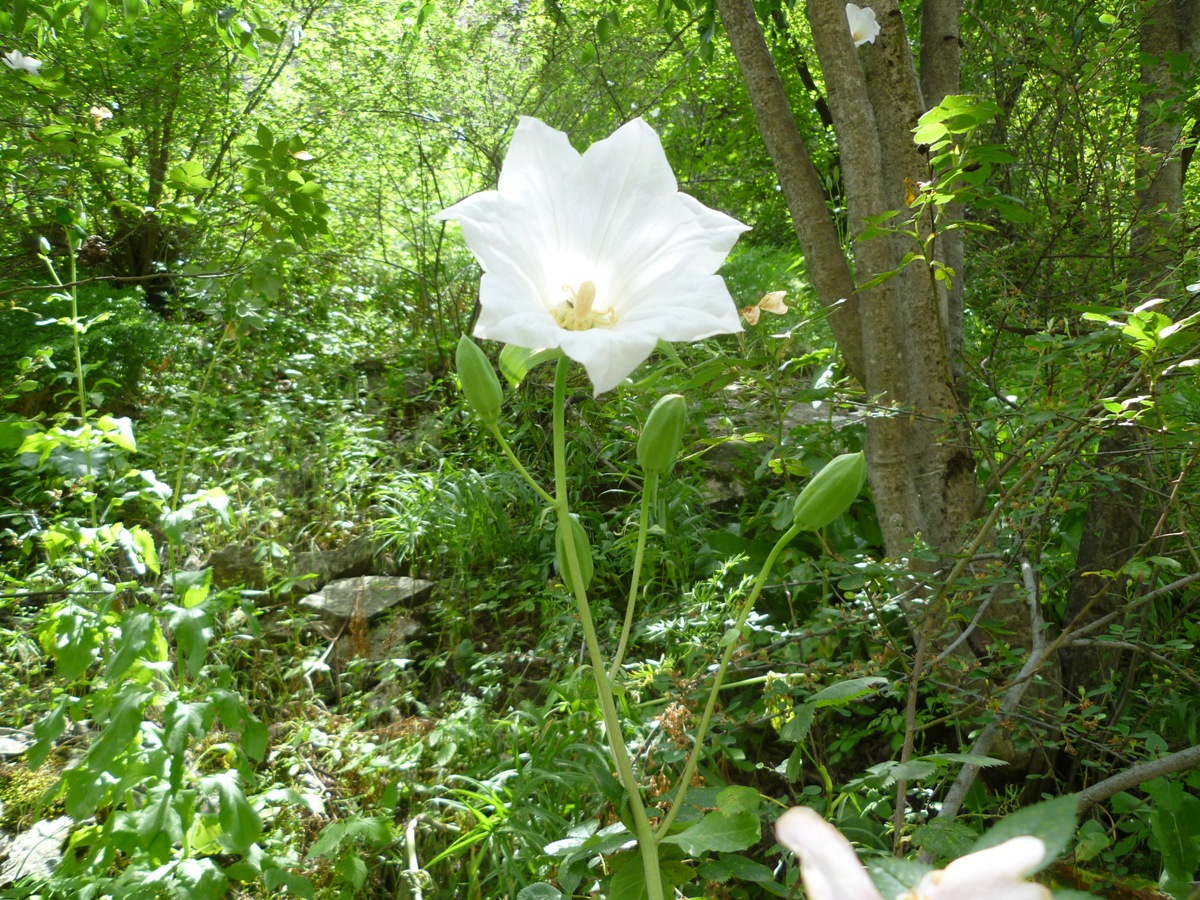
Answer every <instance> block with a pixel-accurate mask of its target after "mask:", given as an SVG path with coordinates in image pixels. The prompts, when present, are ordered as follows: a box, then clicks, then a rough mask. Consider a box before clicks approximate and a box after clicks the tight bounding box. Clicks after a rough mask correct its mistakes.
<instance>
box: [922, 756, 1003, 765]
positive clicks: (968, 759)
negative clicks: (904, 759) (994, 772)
mask: <svg viewBox="0 0 1200 900" xmlns="http://www.w3.org/2000/svg"><path fill="white" fill-rule="evenodd" d="M919 758H920V759H923V760H926V761H927V762H932V763H943V762H945V763H962V764H963V765H964V766H967V765H970V766H979V768H981V769H989V768H991V767H992V766H1003V765H1007V764H1006V763H1005V762H1004V760H1002V759H996V758H995V757H994V756H979V755H977V754H974V753H930V754H929V755H927V756H922V757H919Z"/></svg>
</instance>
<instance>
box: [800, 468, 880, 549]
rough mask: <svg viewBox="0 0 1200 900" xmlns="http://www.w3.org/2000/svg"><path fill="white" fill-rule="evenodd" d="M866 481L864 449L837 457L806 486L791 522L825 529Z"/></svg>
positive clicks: (803, 526)
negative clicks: (862, 451)
mask: <svg viewBox="0 0 1200 900" xmlns="http://www.w3.org/2000/svg"><path fill="white" fill-rule="evenodd" d="M866 480H867V460H866V457H864V456H863V454H862V453H861V452H859V453H843V454H842V455H841V456H838V457H835V458H834V459H832V460H830V461H829V463H828V464H827V465H826V466H825V468H823V469H822V470H821V471H820V472H818V473H817V474H816V475H814V476H813V477H812V480H811V481H809V482H808V484H806V485H805V486H804V490H802V491H801V492H800V496H799V497H797V498H796V505H795V507H794V508H793V509H792V521H793V522H795V524H797V525H799V526H800V527H801V528H803V529H805V530H806V531H817V530H819V529H821V528H824V527H825V526H826V525H828V524H829V523H830V522H832V521H833V520H834V519H836V518H837V517H838V516H840V515H841V514H842V513H844V512H845V511H846V510H848V509H849V508H850V504H851V503H853V502H854V498H855V497H857V496H858V492H859V491H861V490H862V486H863V482H864V481H866Z"/></svg>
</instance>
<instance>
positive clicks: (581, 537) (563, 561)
mask: <svg viewBox="0 0 1200 900" xmlns="http://www.w3.org/2000/svg"><path fill="white" fill-rule="evenodd" d="M571 538H572V540H573V541H574V543H575V556H576V557H577V558H578V559H579V574H580V575H581V576H582V577H583V589H584V590H585V591H586V590H587V588H588V585H590V584H591V583H592V572H593V567H592V545H591V544H590V543H588V536H587V532H586V531H585V530H584V528H583V523H582V522H580V521H579V517H578V516H576V515H575V514H574V513H572V514H571ZM554 556H555V563H556V564H557V565H558V574H559V575H561V576H562V578H563V580H564V581H566V582H567V583H568V584H570V583H571V578H570V571H571V569H570V566H568V564H567V548H566V542H565V541H564V540H563V529H562V525H561V524H559V526H558V528H557V530H555V532H554ZM572 587H573V585H572Z"/></svg>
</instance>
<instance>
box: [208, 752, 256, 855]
mask: <svg viewBox="0 0 1200 900" xmlns="http://www.w3.org/2000/svg"><path fill="white" fill-rule="evenodd" d="M200 788H201V790H204V791H215V792H216V794H217V802H218V806H217V819H218V821H220V823H221V828H222V831H223V833H222V835H221V838H222V840H221V842H222V843H223V844H225V846H226V847H228V849H229V850H230V851H231V852H233V853H244V852H245V851H246V850H247V849H249V847H250V845H251V844H253V843H254V842H255V841H256V840H258V837H259V835H260V834H262V821H261V820H260V819H259V817H258V813H256V812H255V811H254V807H252V806H251V805H250V801H249V800H247V799H246V795H245V794H244V793H243V792H242V786H241V785H240V784H239V783H238V773H237V771H236V770H233V769H229V770H226V771H224V772H218V773H217V774H215V775H206V776H204V777H203V778H201V779H200Z"/></svg>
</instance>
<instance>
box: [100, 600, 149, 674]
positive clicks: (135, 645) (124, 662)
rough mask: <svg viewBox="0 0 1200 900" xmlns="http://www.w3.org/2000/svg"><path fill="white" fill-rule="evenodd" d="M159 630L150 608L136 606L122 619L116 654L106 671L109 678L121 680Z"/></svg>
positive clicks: (116, 643)
mask: <svg viewBox="0 0 1200 900" xmlns="http://www.w3.org/2000/svg"><path fill="white" fill-rule="evenodd" d="M157 629H158V621H157V620H156V619H155V618H154V613H152V612H151V611H150V609H149V607H146V606H140V605H139V606H135V607H134V608H133V609H128V610H126V611H125V614H124V615H123V616H122V617H121V631H120V636H119V637H118V638H117V639H116V641H115V646H116V651H117V652H116V653H114V654H113V655H112V656H111V657H109V660H108V666H107V668H106V669H105V672H106V674H107V675H108V677H109V678H114V679H116V678H120V677H121V676H122V675H124V674H125V673H126V672H127V671H129V667H130V666H132V665H133V664H134V663H135V662H136V661H137V660H138V657H140V656H141V654H142V650H144V649H145V647H146V644H147V643H149V641H150V638H151V635H153V633H154V632H155V631H156V630H157Z"/></svg>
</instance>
